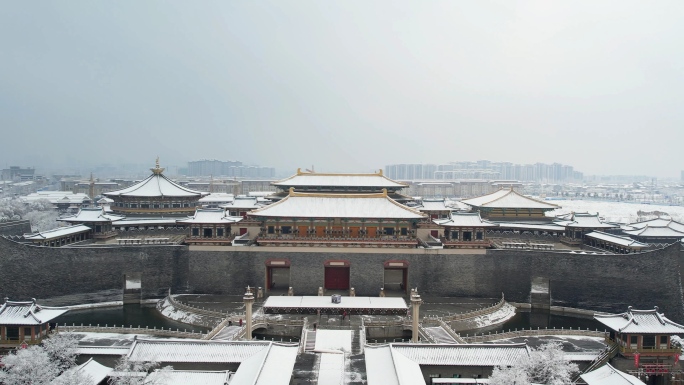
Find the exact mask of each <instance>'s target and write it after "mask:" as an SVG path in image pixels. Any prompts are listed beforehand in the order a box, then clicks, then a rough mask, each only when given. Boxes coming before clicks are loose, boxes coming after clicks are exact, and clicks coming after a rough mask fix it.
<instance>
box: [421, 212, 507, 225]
mask: <svg viewBox="0 0 684 385" xmlns="http://www.w3.org/2000/svg"><path fill="white" fill-rule="evenodd" d="M433 222H434V223H436V224H438V225H440V226H447V227H497V226H498V225H497V224H496V223H493V222H490V221H485V220H483V219H482V218H481V217H480V212H474V213H451V215H450V217H449V218H445V219H434V220H433Z"/></svg>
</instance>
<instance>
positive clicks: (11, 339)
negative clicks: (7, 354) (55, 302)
mask: <svg viewBox="0 0 684 385" xmlns="http://www.w3.org/2000/svg"><path fill="white" fill-rule="evenodd" d="M67 311H69V309H67V308H63V307H47V306H40V305H38V304H37V303H36V300H35V299H34V300H33V301H28V302H14V301H9V300H8V298H5V303H3V304H2V306H0V347H17V346H19V345H21V344H23V343H26V344H28V345H33V344H38V343H40V341H42V339H43V338H45V337H46V336H47V334H48V332H49V331H50V321H52V320H54V319H55V318H57V317H59V316H60V315H62V314H64V313H66V312H67Z"/></svg>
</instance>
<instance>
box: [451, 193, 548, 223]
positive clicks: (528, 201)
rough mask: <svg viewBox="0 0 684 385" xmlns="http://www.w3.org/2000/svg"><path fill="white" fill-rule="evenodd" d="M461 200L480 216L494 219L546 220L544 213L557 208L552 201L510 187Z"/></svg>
mask: <svg viewBox="0 0 684 385" xmlns="http://www.w3.org/2000/svg"><path fill="white" fill-rule="evenodd" d="M461 202H463V203H465V204H467V205H468V206H470V207H472V208H473V210H477V211H479V212H480V214H481V215H482V218H485V219H488V220H495V221H546V220H547V219H548V218H547V217H546V216H545V214H544V213H546V212H547V211H551V210H555V209H557V208H559V206H557V205H554V204H552V203H547V202H544V201H540V200H537V199H533V198H530V197H526V196H524V195H522V194H520V193H518V192H517V191H515V190H513V188H512V187H511V188H508V189H505V188H502V189H500V190H498V191H496V192H493V193H491V194H487V195H483V196H480V197H476V198H470V199H464V200H462V201H461Z"/></svg>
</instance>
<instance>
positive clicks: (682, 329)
mask: <svg viewBox="0 0 684 385" xmlns="http://www.w3.org/2000/svg"><path fill="white" fill-rule="evenodd" d="M594 319H595V320H597V321H598V322H600V323H602V324H604V325H605V326H606V327H608V328H609V329H611V330H614V331H616V332H619V333H629V334H682V333H684V326H682V325H679V324H676V323H674V322H672V321H670V320H669V319H667V318H665V316H664V315H663V313H658V307H655V308H654V309H652V310H635V309H632V307H631V306H630V307H629V308H628V310H627V312H625V313H622V314H596V315H594Z"/></svg>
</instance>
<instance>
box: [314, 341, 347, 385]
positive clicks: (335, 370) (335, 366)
mask: <svg viewBox="0 0 684 385" xmlns="http://www.w3.org/2000/svg"><path fill="white" fill-rule="evenodd" d="M331 331H332V330H331ZM335 331H337V330H335ZM340 331H342V330H340ZM319 333H320V331H319ZM316 344H318V341H317V342H316ZM344 361H345V360H344V355H343V354H329V353H323V354H321V360H320V365H319V368H318V385H343V384H344V379H345V375H344Z"/></svg>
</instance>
